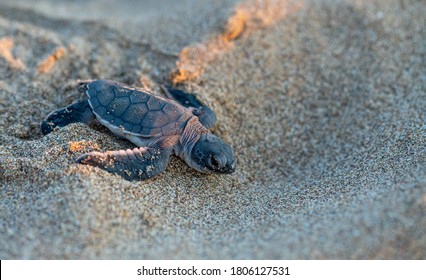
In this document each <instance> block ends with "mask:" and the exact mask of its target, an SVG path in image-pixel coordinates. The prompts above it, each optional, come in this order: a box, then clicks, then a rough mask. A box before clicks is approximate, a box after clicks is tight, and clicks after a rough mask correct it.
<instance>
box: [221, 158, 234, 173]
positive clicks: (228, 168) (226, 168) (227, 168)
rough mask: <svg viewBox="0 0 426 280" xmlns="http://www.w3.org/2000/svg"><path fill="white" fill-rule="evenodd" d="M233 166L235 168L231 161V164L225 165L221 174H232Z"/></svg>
mask: <svg viewBox="0 0 426 280" xmlns="http://www.w3.org/2000/svg"><path fill="white" fill-rule="evenodd" d="M235 166H236V162H235V161H232V162H231V163H228V164H226V166H225V168H224V170H223V171H222V172H223V173H225V174H232V173H234V172H235Z"/></svg>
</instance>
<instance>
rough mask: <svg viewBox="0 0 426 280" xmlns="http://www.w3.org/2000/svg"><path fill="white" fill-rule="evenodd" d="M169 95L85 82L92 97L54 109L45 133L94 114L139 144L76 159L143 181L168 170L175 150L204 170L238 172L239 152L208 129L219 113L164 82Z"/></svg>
mask: <svg viewBox="0 0 426 280" xmlns="http://www.w3.org/2000/svg"><path fill="white" fill-rule="evenodd" d="M163 90H164V91H165V93H166V95H167V96H168V97H169V98H170V99H166V98H162V97H159V96H157V95H153V94H151V93H148V92H144V91H142V90H140V89H136V88H131V87H129V86H127V85H124V84H121V83H118V82H114V81H109V80H95V81H91V82H86V83H81V86H80V91H83V92H85V93H86V95H87V97H88V99H86V100H83V101H78V102H76V103H73V104H71V105H69V106H68V107H65V108H61V109H58V110H56V111H53V112H52V113H50V114H49V115H48V116H47V117H46V119H45V120H44V121H43V122H42V123H41V131H42V133H43V134H44V135H46V134H48V133H50V132H52V131H53V129H54V128H55V127H58V126H59V127H63V126H66V125H68V124H70V123H75V122H83V123H89V122H91V121H92V120H94V119H95V118H96V119H97V120H98V121H99V122H100V123H101V124H103V125H104V126H106V127H107V128H108V129H109V130H110V131H111V132H112V133H113V134H115V135H116V136H118V137H121V138H125V139H127V140H129V141H130V142H132V143H133V144H135V145H136V146H138V147H139V148H134V149H133V150H130V149H128V150H125V151H124V150H121V151H108V152H105V153H100V152H91V153H87V154H84V155H82V156H80V157H79V158H77V160H76V162H77V163H81V164H88V165H92V166H96V167H100V168H102V169H104V170H106V171H108V172H111V173H116V174H120V175H121V176H123V177H124V178H125V179H127V180H143V179H148V178H151V177H153V176H155V175H157V174H158V173H160V172H162V171H164V170H165V169H166V166H167V164H168V162H169V158H170V155H172V154H175V155H177V156H178V157H180V158H182V159H183V160H184V161H185V162H186V163H187V164H188V165H189V166H191V167H192V168H194V169H196V170H198V171H200V172H204V173H211V172H214V173H225V174H229V173H233V172H234V171H235V159H234V151H233V150H232V148H231V146H230V145H229V144H227V143H225V142H224V141H222V139H220V138H219V137H217V136H215V135H213V134H212V133H210V132H209V130H208V129H210V128H211V127H212V126H213V125H214V124H215V122H216V115H215V113H214V112H213V111H212V110H211V109H210V108H208V107H207V106H205V105H203V104H202V103H201V102H200V101H198V100H197V99H196V97H195V96H194V95H192V94H189V93H186V92H183V91H180V90H177V89H172V88H166V87H163Z"/></svg>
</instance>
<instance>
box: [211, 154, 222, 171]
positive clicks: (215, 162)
mask: <svg viewBox="0 0 426 280" xmlns="http://www.w3.org/2000/svg"><path fill="white" fill-rule="evenodd" d="M210 166H211V167H212V168H213V169H219V168H220V167H221V161H220V159H219V157H218V156H216V155H212V156H211V157H210Z"/></svg>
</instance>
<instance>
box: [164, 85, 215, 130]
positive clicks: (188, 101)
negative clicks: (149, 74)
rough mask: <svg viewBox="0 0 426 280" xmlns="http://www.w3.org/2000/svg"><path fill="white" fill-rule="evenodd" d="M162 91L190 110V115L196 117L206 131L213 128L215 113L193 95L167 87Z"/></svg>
mask: <svg viewBox="0 0 426 280" xmlns="http://www.w3.org/2000/svg"><path fill="white" fill-rule="evenodd" d="M162 89H163V91H164V93H165V94H166V96H167V97H168V98H170V99H173V100H175V101H177V102H179V103H180V104H181V105H182V106H184V107H186V108H190V109H191V110H192V114H194V115H195V116H197V117H198V119H199V120H200V123H202V124H203V125H204V126H205V127H206V128H207V129H209V128H211V127H213V126H214V124H215V123H216V114H215V112H213V111H212V109H210V108H209V107H207V106H206V105H204V104H203V103H201V101H200V100H198V99H197V97H196V96H195V95H193V94H191V93H188V92H185V91H182V90H178V89H175V88H171V87H167V86H162Z"/></svg>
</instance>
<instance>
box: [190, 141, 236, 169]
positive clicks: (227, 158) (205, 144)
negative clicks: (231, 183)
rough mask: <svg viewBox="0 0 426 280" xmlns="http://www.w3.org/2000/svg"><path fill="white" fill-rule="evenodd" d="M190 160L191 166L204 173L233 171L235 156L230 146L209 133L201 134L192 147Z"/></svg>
mask: <svg viewBox="0 0 426 280" xmlns="http://www.w3.org/2000/svg"><path fill="white" fill-rule="evenodd" d="M190 161H191V163H190V165H191V166H192V167H193V168H195V169H197V170H198V171H201V172H205V173H222V174H230V173H234V172H235V157H234V151H233V150H232V148H231V146H230V145H229V144H227V143H225V142H224V141H223V140H222V139H220V138H219V137H217V136H215V135H213V134H211V133H204V134H202V135H201V137H200V139H199V140H198V141H197V142H196V143H195V145H194V147H193V148H192V151H191V155H190Z"/></svg>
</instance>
